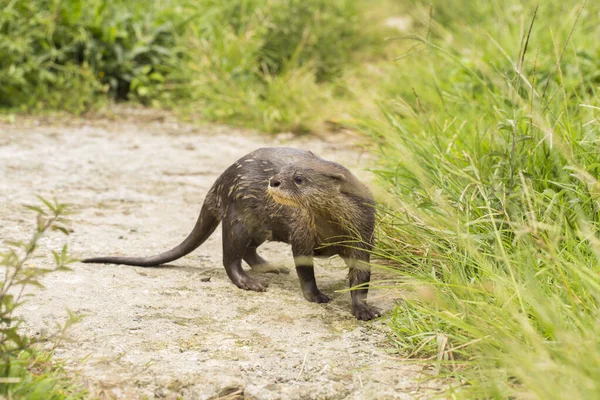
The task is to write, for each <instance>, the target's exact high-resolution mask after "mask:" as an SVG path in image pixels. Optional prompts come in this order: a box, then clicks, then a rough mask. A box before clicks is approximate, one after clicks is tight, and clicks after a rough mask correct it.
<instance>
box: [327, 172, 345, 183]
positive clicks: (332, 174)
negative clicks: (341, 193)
mask: <svg viewBox="0 0 600 400" xmlns="http://www.w3.org/2000/svg"><path fill="white" fill-rule="evenodd" d="M327 176H328V177H330V178H333V179H335V180H336V181H340V182H345V181H346V177H345V176H344V174H340V173H338V172H329V173H327Z"/></svg>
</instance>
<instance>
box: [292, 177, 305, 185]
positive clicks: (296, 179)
mask: <svg viewBox="0 0 600 400" xmlns="http://www.w3.org/2000/svg"><path fill="white" fill-rule="evenodd" d="M294 182H295V183H296V184H297V185H301V184H302V182H304V180H303V179H302V177H301V176H297V177H295V178H294Z"/></svg>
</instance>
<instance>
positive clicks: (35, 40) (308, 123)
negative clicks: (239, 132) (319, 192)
mask: <svg viewBox="0 0 600 400" xmlns="http://www.w3.org/2000/svg"><path fill="white" fill-rule="evenodd" d="M4 3H5V5H4V6H3V7H2V8H1V9H0V107H4V108H9V109H17V110H42V109H66V110H69V111H72V112H84V111H86V110H87V109H89V108H90V107H93V106H95V105H97V104H98V103H99V102H100V104H101V103H102V101H105V100H106V99H107V96H106V95H108V98H112V99H114V100H117V101H123V100H129V101H137V102H140V103H142V104H146V105H153V106H157V107H171V108H176V109H178V110H182V111H186V110H187V111H195V112H198V110H199V111H200V112H201V113H202V114H203V116H204V117H205V118H209V119H212V120H218V121H224V122H229V123H235V124H241V125H246V126H248V125H249V126H253V127H257V128H260V129H263V130H266V131H282V130H292V131H296V132H303V131H307V130H310V129H311V128H312V127H314V125H315V123H318V122H321V121H322V120H323V119H324V118H326V116H323V115H322V114H323V113H322V109H323V105H324V103H327V102H328V101H329V97H330V96H332V95H333V94H332V92H333V88H334V87H335V85H334V82H335V81H336V79H338V78H339V77H340V76H341V74H342V71H343V69H344V67H345V66H347V65H349V64H350V63H352V62H353V61H356V59H357V58H358V57H360V54H362V53H364V52H368V53H373V52H374V50H373V49H374V48H376V47H379V48H381V47H382V43H383V35H384V31H385V30H384V29H380V28H379V25H380V24H367V22H368V17H367V14H368V13H367V12H366V11H367V8H368V2H367V1H365V0H361V1H355V0H332V1H324V0H267V1H263V0H232V1H225V2H224V1H216V0H194V1H191V0H162V1H154V2H149V3H142V2H136V1H131V0H115V1H107V0H33V1H31V0H27V1H25V0H4ZM371 25H373V26H374V27H373V28H371V27H370V26H371Z"/></svg>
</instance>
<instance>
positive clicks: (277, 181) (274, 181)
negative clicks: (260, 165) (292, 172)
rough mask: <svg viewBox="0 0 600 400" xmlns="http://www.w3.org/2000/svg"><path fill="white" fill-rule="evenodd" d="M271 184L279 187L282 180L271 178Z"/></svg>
mask: <svg viewBox="0 0 600 400" xmlns="http://www.w3.org/2000/svg"><path fill="white" fill-rule="evenodd" d="M269 186H271V187H274V188H276V187H279V186H281V181H280V180H279V179H277V178H271V179H269Z"/></svg>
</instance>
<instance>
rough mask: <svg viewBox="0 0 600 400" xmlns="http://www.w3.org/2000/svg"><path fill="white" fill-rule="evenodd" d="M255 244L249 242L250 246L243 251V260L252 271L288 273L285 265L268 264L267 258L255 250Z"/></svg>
mask: <svg viewBox="0 0 600 400" xmlns="http://www.w3.org/2000/svg"><path fill="white" fill-rule="evenodd" d="M257 247H258V245H256V244H255V243H254V242H253V243H251V245H250V246H248V247H247V248H246V252H245V253H244V261H246V262H247V263H248V265H249V266H250V268H252V271H254V272H258V273H271V274H279V273H282V274H289V273H290V270H289V269H288V268H285V267H277V266H275V265H272V264H269V262H268V261H267V260H265V259H264V258H262V257H261V256H260V255H258V253H257V252H256V248H257Z"/></svg>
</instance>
